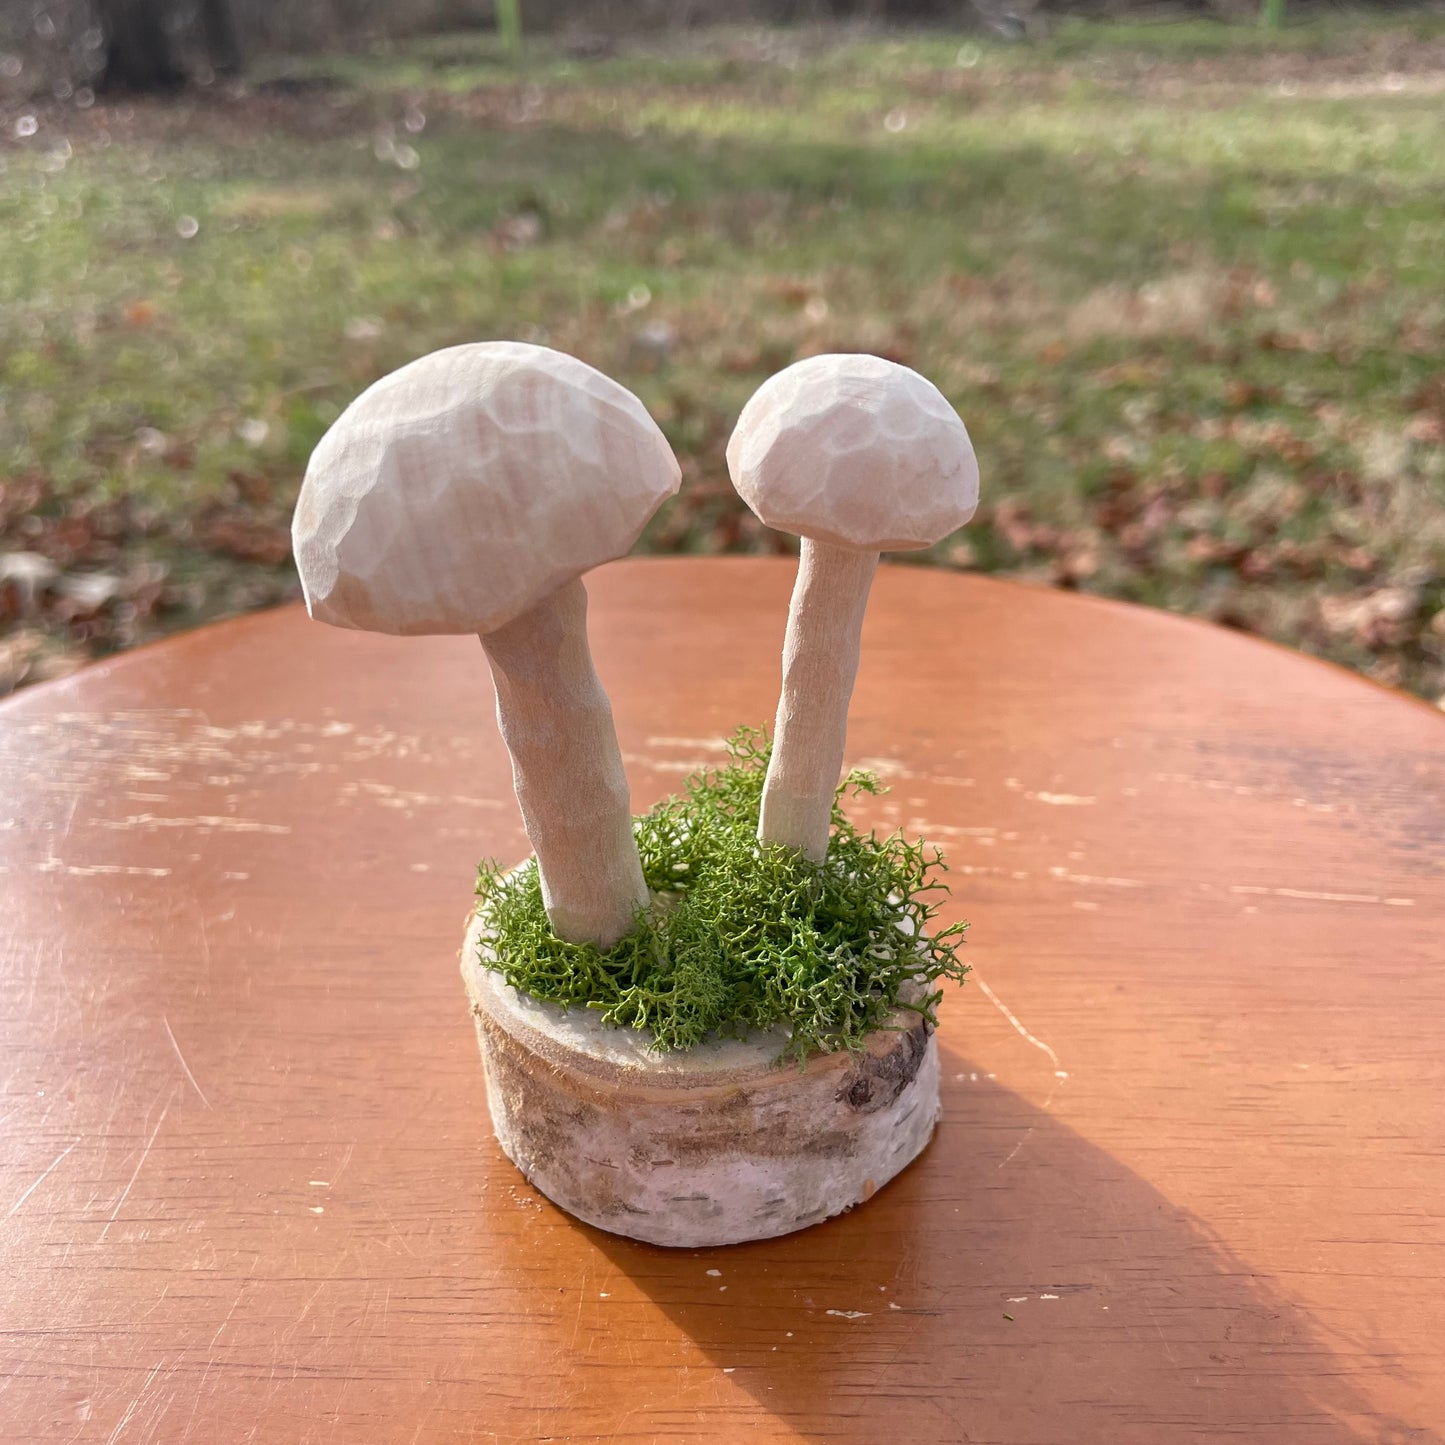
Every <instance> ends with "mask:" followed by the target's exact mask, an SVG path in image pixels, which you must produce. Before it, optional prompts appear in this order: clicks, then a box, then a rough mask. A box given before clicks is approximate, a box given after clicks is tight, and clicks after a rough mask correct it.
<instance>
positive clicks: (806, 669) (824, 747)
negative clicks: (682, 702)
mask: <svg viewBox="0 0 1445 1445" xmlns="http://www.w3.org/2000/svg"><path fill="white" fill-rule="evenodd" d="M877 570H878V554H877V553H876V552H857V551H854V550H853V548H851V547H838V546H835V545H834V544H832V543H830V542H814V541H811V540H809V539H808V538H806V537H805V538H804V539H803V551H802V555H801V556H800V557H799V559H798V580H797V582H796V583H795V584H794V586H793V600H792V604H791V605H790V606H789V608H788V632H787V636H786V638H785V639H784V641H783V691H782V696H781V697H780V698H779V699H778V716H777V720H776V722H775V723H774V724H773V758H772V762H771V763H769V765H768V776H767V781H766V782H765V783H764V784H763V806H762V812H761V814H760V816H759V818H758V838H759V839H760V840H761V841H762V842H764V843H781V844H782V845H783V846H784V847H787V848H796V849H798V850H799V851H800V852H801V853H802V854H803V855H804V856H805V857H808V858H811V859H812V860H813V861H814V862H815V863H821V862H822V861H823V859H824V858H825V857H827V854H828V829H829V825H830V823H831V821H832V816H833V796H834V794H835V792H836V791H837V787H838V775H839V773H840V772H841V771H842V769H843V746H844V743H845V742H846V741H847V737H848V699H849V698H851V697H852V695H853V681H854V679H855V678H856V676H857V675H858V642H859V638H860V636H861V635H862V631H863V612H864V609H865V608H866V607H867V606H868V589H869V588H870V587H871V586H872V585H873V574H874V573H875V572H876V571H877Z"/></svg>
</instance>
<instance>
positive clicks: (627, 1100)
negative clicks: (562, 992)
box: [462, 918, 939, 1247]
mask: <svg viewBox="0 0 1445 1445" xmlns="http://www.w3.org/2000/svg"><path fill="white" fill-rule="evenodd" d="M483 946H484V926H483V923H482V920H480V919H479V918H474V919H473V920H472V924H471V927H470V928H469V929H468V932H467V939H466V944H465V946H464V948H463V950H462V977H463V979H464V980H465V982H466V987H467V994H468V997H469V998H470V999H471V1005H472V1013H473V1015H474V1016H475V1018H476V1024H477V1036H478V1040H479V1042H480V1044H481V1050H482V1063H483V1067H484V1068H485V1070H486V1076H487V1098H488V1103H489V1105H490V1108H491V1114H492V1123H493V1126H494V1127H495V1129H496V1134H497V1140H498V1142H499V1143H500V1144H501V1146H502V1149H503V1151H504V1152H505V1153H506V1155H507V1157H508V1158H509V1159H511V1161H512V1162H513V1163H514V1164H515V1165H516V1166H517V1167H518V1168H519V1169H520V1170H521V1171H522V1173H523V1174H524V1175H526V1177H527V1179H528V1180H530V1181H531V1183H532V1184H534V1185H535V1186H536V1187H537V1188H538V1189H540V1190H541V1191H542V1193H543V1194H545V1195H546V1196H547V1197H548V1198H549V1199H551V1200H552V1201H553V1202H554V1203H555V1204H558V1205H560V1206H561V1207H562V1208H563V1209H565V1210H567V1211H568V1213H570V1214H573V1215H575V1216H576V1217H577V1218H578V1219H581V1220H584V1221H585V1222H586V1223H588V1224H593V1225H596V1226H597V1227H598V1228H599V1229H606V1230H610V1231H611V1232H612V1233H614V1234H623V1235H628V1236H629V1237H631V1238H633V1239H641V1240H646V1241H648V1242H649V1243H651V1244H667V1245H680V1246H691V1247H697V1246H702V1245H713V1244H736V1243H739V1242H741V1241H743V1240H749V1239H769V1238H772V1237H773V1236H775V1235H779V1234H788V1233H790V1232H791V1231H793V1230H795V1229H803V1228H806V1227H807V1226H808V1225H810V1224H816V1223H818V1222H819V1221H821V1220H824V1219H828V1218H830V1217H831V1216H832V1215H835V1214H839V1213H841V1212H842V1211H843V1210H845V1209H850V1208H851V1207H852V1206H853V1205H855V1204H859V1203H861V1202H862V1201H863V1200H865V1199H868V1198H869V1197H870V1196H871V1195H872V1194H873V1193H874V1191H875V1190H877V1189H879V1188H881V1187H882V1186H883V1185H884V1184H886V1183H887V1182H888V1181H889V1180H890V1179H892V1178H893V1177H894V1175H896V1174H898V1173H899V1172H900V1171H901V1170H902V1169H904V1168H905V1167H906V1166H907V1165H908V1164H910V1163H911V1162H912V1161H913V1160H914V1159H916V1158H917V1157H918V1155H919V1154H920V1153H921V1152H922V1150H923V1148H924V1146H925V1145H926V1144H927V1143H928V1141H929V1138H930V1137H931V1136H932V1134H933V1127H934V1125H935V1124H936V1123H937V1121H938V1115H939V1102H938V1048H937V1044H936V1042H935V1040H934V1038H933V1030H932V1029H930V1028H929V1027H928V1026H927V1024H926V1023H924V1021H923V1020H922V1019H921V1018H919V1017H918V1016H917V1015H916V1014H913V1013H912V1012H909V1011H901V1012H900V1013H899V1014H897V1015H895V1024H896V1027H895V1026H890V1027H888V1028H884V1029H880V1030H878V1031H877V1032H875V1033H873V1034H871V1035H870V1036H869V1038H868V1040H867V1044H866V1046H865V1048H864V1050H863V1051H862V1052H861V1053H859V1054H853V1053H848V1052H841V1053H835V1054H814V1055H812V1056H811V1057H810V1058H809V1059H808V1063H807V1067H806V1069H804V1070H799V1069H798V1067H797V1066H796V1065H793V1064H788V1065H784V1066H783V1067H777V1066H776V1065H775V1060H776V1059H777V1057H778V1055H779V1053H780V1052H781V1051H782V1049H783V1047H784V1045H785V1044H786V1042H787V1035H786V1033H785V1032H783V1031H781V1030H774V1031H772V1032H768V1033H758V1034H754V1035H753V1036H752V1037H750V1038H748V1039H746V1040H741V1041H740V1040H719V1041H716V1042H707V1043H703V1044H701V1045H699V1046H698V1047H696V1048H694V1049H690V1050H687V1051H686V1052H682V1053H675V1054H663V1055H658V1054H655V1053H652V1052H651V1051H650V1050H649V1049H648V1047H647V1040H646V1036H645V1035H644V1034H642V1033H640V1032H638V1031H636V1030H632V1029H619V1028H615V1027H612V1026H610V1025H607V1024H603V1023H602V1022H601V1021H600V1020H599V1019H598V1017H597V1015H596V1014H595V1013H594V1012H591V1011H589V1010H587V1009H570V1010H568V1009H562V1008H561V1007H559V1006H558V1005H556V1004H549V1003H544V1002H541V1001H539V1000H537V999H534V998H532V997H531V996H530V995H527V994H523V993H521V992H519V991H518V990H516V989H514V988H512V987H510V986H509V985H508V984H506V983H505V982H504V981H503V979H502V977H501V975H500V974H498V973H497V972H495V971H494V970H493V969H490V968H488V967H487V966H486V965H485V964H484V963H483V962H482V961H481V955H480V952H479V950H480V949H481V948H482V947H483Z"/></svg>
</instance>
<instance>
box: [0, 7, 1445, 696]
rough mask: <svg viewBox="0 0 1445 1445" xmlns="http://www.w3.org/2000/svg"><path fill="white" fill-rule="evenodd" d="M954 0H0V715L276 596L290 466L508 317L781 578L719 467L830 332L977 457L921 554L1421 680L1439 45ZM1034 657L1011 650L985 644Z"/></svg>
mask: <svg viewBox="0 0 1445 1445" xmlns="http://www.w3.org/2000/svg"><path fill="white" fill-rule="evenodd" d="M1256 11H1257V6H1256V5H1255V4H1253V3H1250V4H1244V5H1239V6H1236V7H1234V8H1233V9H1231V8H1230V7H1229V5H1227V4H1226V5H1223V6H1221V5H1219V4H1209V5H1205V4H1200V5H1196V6H1191V7H1189V8H1187V9H1185V8H1181V7H1173V8H1163V7H1160V6H1155V7H1153V8H1149V9H1145V10H1140V9H1128V8H1124V7H1120V6H1113V7H1108V6H1104V5H1096V6H1094V7H1093V8H1092V10H1090V11H1087V12H1082V13H1064V12H1062V11H1060V10H1058V9H1050V8H1042V7H1038V6H1035V5H1031V4H1028V3H1023V4H1018V5H1010V4H1007V3H1003V0H1000V3H998V4H993V3H992V0H990V3H989V4H984V3H983V0H980V4H979V5H977V6H975V5H962V4H957V3H948V0H936V3H928V0H890V3H887V4H884V3H882V0H856V3H853V4H843V3H839V4H837V5H831V4H827V3H823V0H776V3H763V0H754V3H743V0H707V3H704V0H696V3H677V0H671V3H664V0H633V3H625V0H613V3H606V4H603V3H593V4H584V3H581V0H574V3H571V4H567V3H564V0H522V5H521V13H522V17H523V21H524V25H525V33H526V43H525V46H524V47H523V48H522V50H521V52H520V53H519V54H517V53H513V52H512V51H511V50H510V49H509V48H508V47H507V46H506V45H505V44H504V43H503V42H502V41H501V40H499V38H498V36H497V35H496V33H495V31H494V28H493V27H494V19H495V17H494V13H493V11H492V9H491V8H490V5H489V4H488V3H479V0H414V3H404V0H306V3H294V4H293V3H286V4H282V3H280V0H228V3H227V0H195V3H189V4H181V3H169V0H164V3H163V0H94V3H87V0H0V690H5V689H8V688H10V687H14V686H18V685H21V684H22V683H24V682H28V681H33V680H36V679H39V678H44V677H52V676H56V675H59V674H62V673H64V672H65V671H67V670H69V669H71V668H73V667H75V666H77V665H79V664H80V663H82V662H83V661H84V660H85V659H87V658H89V657H93V656H97V655H102V654H104V653H106V652H108V651H112V650H114V649H117V648H121V647H127V646H130V645H132V644H134V643H136V642H138V641H142V640H145V639H147V638H149V637H153V636H156V635H159V634H161V633H163V632H165V631H168V630H171V629H175V628H179V627H185V626H191V625H195V624H196V623H198V622H201V621H204V620H207V619H210V618H214V617H217V616H221V615H225V614H227V613H232V612H236V611H241V610H246V609H250V608H255V607H261V606H266V605H269V604H271V603H274V602H277V601H280V600H283V599H285V598H288V597H292V596H294V595H296V584H295V581H294V575H293V572H292V569H291V566H290V548H289V535H288V523H289V513H290V508H291V505H292V503H293V501H294V498H295V494H296V489H297V486H298V484H299V480H300V476H301V473H302V470H303V469H304V466H305V462H306V458H307V456H308V455H309V452H310V450H311V448H312V446H313V445H314V444H315V442H316V440H317V438H318V437H319V436H320V435H321V433H322V432H323V431H324V430H325V428H326V427H327V425H329V423H330V422H331V421H332V420H333V419H334V418H335V416H336V415H337V414H338V413H339V411H340V409H341V408H342V407H343V406H345V404H346V403H347V402H348V401H349V400H350V399H351V398H352V397H353V396H354V395H355V394H356V393H357V392H358V391H359V390H360V389H361V388H362V387H364V386H365V385H367V384H368V383H369V382H370V381H372V380H373V379H375V378H376V377H377V376H379V375H381V374H382V373H383V372H385V371H387V370H390V369H392V368H393V367H395V366H397V365H400V364H401V363H402V362H404V361H406V360H408V359H410V358H411V357H413V356H416V355H418V354H420V353H422V352H424V351H427V350H430V349H432V348H435V347H439V346H444V345H449V344H453V343H455V342H459V341H464V340H474V339H480V338H486V337H502V336H511V337H521V338H523V339H531V340H535V341H539V342H545V343H547V344H550V345H554V346H558V347H560V348H562V349H564V350H567V351H571V352H574V353H575V354H577V355H579V356H582V357H584V358H585V359H587V360H588V361H591V362H592V363H593V364H595V365H597V366H599V367H601V368H602V369H603V370H605V371H608V372H609V373H611V374H612V375H615V376H617V377H618V378H619V380H621V381H623V382H624V383H625V384H627V385H628V386H631V387H632V388H633V389H634V390H636V391H637V392H638V393H639V394H640V395H641V396H642V398H643V399H644V401H645V402H646V403H647V404H648V406H649V407H650V408H651V409H652V411H653V413H654V415H655V416H656V417H657V418H658V420H659V423H660V424H661V425H662V426H663V428H664V430H665V431H666V432H667V434H668V436H669V438H670V440H671V441H672V443H673V445H674V447H675V448H676V449H677V451H678V454H679V456H680V458H681V460H682V463H683V469H684V490H683V493H682V495H681V497H680V498H679V499H678V501H677V502H676V503H675V504H673V505H672V506H671V507H670V508H668V509H667V510H665V511H664V512H663V513H662V515H661V516H659V518H658V519H657V520H656V522H655V524H654V526H653V528H652V529H651V531H650V533H649V535H648V537H647V539H646V542H645V546H646V547H648V548H651V549H653V550H666V551H690V552H723V551H748V552H770V551H785V550H787V547H788V545H789V544H788V541H787V539H785V538H780V537H778V536H776V535H775V534H771V533H769V532H767V531H765V530H764V529H763V528H761V527H760V526H759V525H758V524H757V523H756V522H755V521H754V520H753V519H752V517H751V516H750V515H749V514H748V513H747V512H746V510H745V509H744V508H743V507H742V506H741V504H740V503H739V502H738V501H737V499H736V497H735V496H734V495H733V493H732V491H731V488H730V486H729V484H728V481H727V472H726V466H725V463H724V459H723V448H724V446H725V443H726V439H727V435H728V432H729V430H730V428H731V425H732V422H733V420H734V418H735V417H736V414H737V411H738V409H739V408H740V407H741V405H742V403H743V402H744V401H745V400H746V398H747V397H748V395H749V394H750V393H751V391H752V390H753V389H754V388H755V387H756V386H757V385H759V384H760V383H761V382H762V381H763V380H764V379H765V378H766V377H767V376H768V375H770V374H771V373H772V372H773V371H775V370H777V369H778V368H780V367H782V366H785V365H787V364H788V363H789V362H791V361H793V360H795V359H797V358H799V357H801V356H806V355H809V354H813V353H816V352H819V351H824V350H868V351H874V352H878V353H880V354H882V355H885V356H889V357H892V358H894V359H896V360H899V361H902V362H905V363H907V364H909V365H912V366H915V367H917V368H918V369H919V370H921V371H923V372H925V373H926V374H927V375H929V376H930V377H932V378H933V379H935V380H936V381H937V382H938V383H939V385H940V386H941V387H942V388H943V389H944V391H945V392H946V393H947V394H948V395H949V396H950V397H951V399H952V400H953V401H954V402H955V404H956V405H957V406H958V408H959V410H960V411H961V413H962V414H963V416H964V418H965V419H966V420H967V422H968V424H969V427H970V430H971V431H972V433H973V435H974V440H975V444H976V446H977V449H978V452H979V457H980V462H981V466H982V469H983V476H984V489H985V490H984V497H985V501H984V505H983V506H982V508H981V509H980V513H979V517H978V519H977V520H976V522H975V524H974V525H973V526H972V527H970V528H968V529H967V530H966V531H964V532H962V533H960V534H959V535H957V536H956V537H954V538H952V539H950V540H949V541H947V542H945V543H944V544H943V545H942V546H940V547H939V548H937V549H935V551H934V553H932V554H931V555H930V556H929V557H928V558H926V559H924V560H925V561H926V562H928V563H931V564H933V565H941V566H946V567H953V568H962V569H979V570H985V571H989V572H996V573H1003V574H1005V575H1009V576H1013V577H1018V578H1022V579H1025V580H1027V581H1031V582H1035V583H1040V584H1045V585H1053V586H1060V587H1070V588H1077V589H1080V590H1085V591H1092V592H1099V593H1102V594H1105V595H1109V596H1115V597H1123V598H1128V599H1131V600H1135V601H1140V602H1144V603H1148V604H1152V605H1156V606H1161V607H1167V608H1171V609H1175V610H1178V611H1182V612H1189V613H1193V614H1195V615H1199V616H1203V617H1207V618H1212V619H1214V620H1216V621H1219V622H1222V623H1225V624H1227V625H1229V626H1233V627H1238V628H1242V629H1246V630H1249V631H1253V632H1256V633H1259V634H1261V635H1264V636H1267V637H1271V638H1274V639H1276V640H1278V641H1281V642H1285V643H1287V644H1289V645H1292V646H1296V647H1302V648H1305V649H1307V650H1309V651H1312V652H1314V653H1317V654H1319V655H1321V656H1326V657H1330V658H1333V659H1334V660H1336V661H1338V662H1341V663H1343V664H1345V665H1347V666H1350V667H1354V668H1357V669H1359V670H1361V671H1363V672H1364V673H1366V674H1367V675H1369V676H1372V677H1374V678H1376V679H1378V680H1380V681H1382V682H1385V683H1387V684H1390V685H1394V686H1403V687H1406V688H1409V689H1411V690H1413V691H1415V692H1417V693H1419V694H1421V695H1422V696H1424V697H1426V698H1428V699H1430V700H1432V701H1434V700H1436V699H1439V698H1441V696H1442V694H1445V506H1442V502H1445V206H1442V203H1441V197H1442V195H1445V107H1442V96H1445V14H1442V12H1441V11H1439V10H1438V9H1435V10H1431V9H1423V10H1422V9H1409V10H1404V9H1385V10H1379V11H1372V12H1363V11H1353V12H1341V11H1335V10H1321V9H1319V8H1313V9H1305V8H1302V7H1298V6H1296V7H1294V8H1293V9H1291V11H1290V12H1289V14H1290V17H1291V20H1290V23H1289V24H1287V25H1286V26H1285V28H1284V29H1283V30H1281V31H1278V32H1270V31H1266V30H1261V29H1260V28H1259V27H1258V26H1257V25H1256V24H1255V23H1254V19H1255V15H1256ZM1020 665H1027V659H1020Z"/></svg>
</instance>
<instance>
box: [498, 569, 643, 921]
mask: <svg viewBox="0 0 1445 1445" xmlns="http://www.w3.org/2000/svg"><path fill="white" fill-rule="evenodd" d="M482 647H483V648H484V649H485V650H486V654H487V662H488V663H489V664H490V666H491V669H492V681H493V683H494V684H495V685H496V689H497V723H498V725H499V726H500V727H501V730H502V740H503V741H504V742H505V743H506V745H507V751H508V752H509V753H511V755H512V781H513V783H514V784H515V786H516V790H517V802H518V803H519V804H520V805H521V809H522V822H523V823H524V824H525V825H526V828H527V837H528V838H530V839H531V841H532V847H533V849H534V850H535V851H536V854H537V867H538V870H539V871H540V873H541V876H542V901H543V902H544V904H545V905H546V908H547V917H548V919H549V920H550V921H551V924H552V929H553V931H554V932H555V933H556V934H557V936H558V938H562V939H565V940H566V941H567V942H568V943H595V944H596V945H597V947H598V948H603V949H606V948H611V947H612V945H613V944H614V943H616V942H617V941H618V939H620V938H622V937H623V936H624V935H625V934H627V933H630V932H631V931H632V926H633V921H634V918H635V915H636V911H637V909H638V908H639V907H641V908H645V907H646V906H647V902H648V897H647V884H646V883H645V882H644V881H643V877H642V864H641V862H640V861H639V860H638V856H637V841H636V839H635V838H634V837H633V834H632V814H631V812H630V806H629V799H628V794H627V777H626V774H625V773H624V772H623V770H622V754H621V752H620V751H619V749H618V746H617V732H616V729H615V728H614V727H613V724H612V705H611V704H610V703H609V702H608V701H607V694H606V693H605V692H603V690H602V684H601V683H600V682H599V681H598V680H597V674H596V672H595V671H594V670H593V667H592V654H591V652H590V650H589V649H588V646H587V592H586V590H585V589H584V588H583V586H582V583H581V582H580V581H572V582H569V583H568V584H567V585H566V586H565V587H562V588H560V589H559V590H558V591H556V592H554V593H553V594H552V595H551V596H550V597H548V598H546V599H545V600H544V601H542V602H539V603H538V604H537V605H536V606H535V607H533V608H531V609H530V610H529V611H527V612H524V613H523V614H522V615H521V616H520V617H518V618H516V619H515V620H514V621H512V622H509V623H507V625H506V626H505V627H500V628H498V629H497V630H496V631H495V632H489V633H486V634H484V635H483V637H482Z"/></svg>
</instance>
